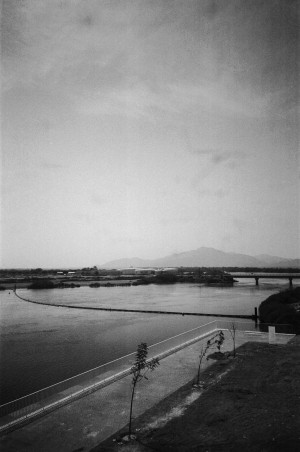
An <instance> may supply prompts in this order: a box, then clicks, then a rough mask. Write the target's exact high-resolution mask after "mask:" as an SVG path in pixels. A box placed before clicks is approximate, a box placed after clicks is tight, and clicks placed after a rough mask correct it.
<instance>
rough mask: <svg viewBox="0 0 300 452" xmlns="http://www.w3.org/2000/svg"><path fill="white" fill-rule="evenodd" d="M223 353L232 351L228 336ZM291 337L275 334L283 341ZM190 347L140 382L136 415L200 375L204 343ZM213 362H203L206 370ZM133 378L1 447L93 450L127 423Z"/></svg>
mask: <svg viewBox="0 0 300 452" xmlns="http://www.w3.org/2000/svg"><path fill="white" fill-rule="evenodd" d="M225 337H226V340H225V343H224V346H223V347H222V351H230V350H232V341H231V339H230V335H229V333H226V334H225ZM290 338H291V336H286V335H276V340H277V342H278V343H286V342H287V341H288V340H290ZM207 339H208V338H205V339H204V340H203V341H199V342H197V343H195V344H193V345H190V346H188V347H186V348H184V349H182V350H180V351H178V352H176V353H174V354H172V355H170V356H168V357H166V358H164V359H163V360H161V363H160V366H159V367H158V368H157V369H156V370H155V371H154V372H153V373H150V374H149V380H148V381H143V382H141V383H140V384H139V386H138V388H137V391H136V398H135V403H134V416H139V415H140V414H142V413H143V412H144V411H146V410H147V409H149V408H151V407H152V406H154V405H155V404H156V403H158V402H159V401H160V400H162V399H163V398H165V397H167V396H168V395H169V394H171V393H172V392H174V391H176V390H177V389H179V388H180V387H181V386H183V385H184V384H186V383H188V382H189V381H191V380H192V379H193V378H194V376H195V375H196V372H197V364H198V362H197V361H198V359H197V357H198V355H199V350H200V349H201V342H202V343H206V341H207ZM254 340H259V341H262V340H263V341H268V336H267V334H266V335H257V334H253V333H252V334H245V333H240V332H238V333H237V339H236V345H237V347H238V346H240V345H242V344H243V343H245V342H248V341H254ZM212 363H213V361H212V360H209V361H206V360H205V361H204V362H203V369H204V368H205V367H207V366H209V365H211V364H212ZM130 393H131V376H127V377H125V378H123V379H122V380H119V381H116V382H114V383H113V384H111V385H109V386H107V387H105V388H102V389H100V390H98V391H96V392H94V393H92V394H90V395H88V396H85V397H83V398H81V399H79V400H77V401H74V402H72V403H70V404H69V405H66V406H64V407H61V408H59V409H57V410H56V411H53V412H51V413H49V414H48V415H46V416H44V417H42V418H40V419H37V420H35V421H33V422H31V423H30V424H28V425H26V426H23V427H21V428H19V429H17V430H15V431H12V432H10V433H8V434H5V435H4V436H3V437H2V438H1V439H0V449H1V450H3V451H5V452H15V451H18V452H23V451H27V452H31V451H33V452H40V451H43V452H53V451H55V452H75V451H77V452H79V451H88V450H90V449H92V448H93V447H95V446H96V445H97V444H99V443H100V442H101V441H104V440H105V439H106V438H108V437H109V436H111V435H113V434H114V433H115V432H117V431H118V430H119V429H121V428H122V427H124V426H125V425H126V424H127V422H128V413H129V403H130Z"/></svg>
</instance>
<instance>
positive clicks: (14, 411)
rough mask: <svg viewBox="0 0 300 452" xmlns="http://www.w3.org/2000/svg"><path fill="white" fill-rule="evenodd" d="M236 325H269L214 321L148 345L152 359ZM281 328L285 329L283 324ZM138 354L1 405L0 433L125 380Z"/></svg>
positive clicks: (244, 328)
mask: <svg viewBox="0 0 300 452" xmlns="http://www.w3.org/2000/svg"><path fill="white" fill-rule="evenodd" d="M233 324H234V325H235V328H236V330H238V331H256V332H264V331H267V325H257V324H254V322H247V321H244V322H242V321H234V322H233V321H226V320H215V321H213V322H209V323H207V324H205V325H201V326H199V327H196V328H193V329H191V330H189V331H186V332H184V333H180V334H177V335H176V336H173V337H171V338H168V339H166V340H163V341H161V342H158V343H156V344H153V345H151V346H149V359H151V358H153V357H158V358H159V359H162V358H164V357H166V356H168V355H171V354H172V353H175V352H176V351H178V350H180V349H182V348H184V347H187V346H188V345H190V344H192V343H194V342H197V341H199V340H201V339H203V338H204V337H206V336H209V335H211V334H213V333H214V332H215V331H218V330H220V329H224V330H226V329H231V328H232V325H233ZM280 326H281V327H283V326H282V325H280ZM289 326H290V325H289ZM281 330H282V328H281ZM277 332H279V331H277ZM289 334H291V333H289ZM135 353H136V352H132V353H130V354H128V355H126V356H123V357H121V358H118V359H116V360H114V361H111V362H109V363H106V364H103V365H101V366H99V367H96V368H94V369H91V370H88V371H86V372H83V373H81V374H78V375H75V376H74V377H71V378H68V379H66V380H64V381H61V382H59V383H56V384H54V385H51V386H48V387H46V388H44V389H41V390H39V391H36V392H34V393H32V394H29V395H27V396H24V397H21V398H19V399H17V400H13V401H11V402H8V403H6V404H4V405H1V406H0V433H3V432H5V431H8V430H11V429H13V428H15V427H16V426H20V425H22V424H23V423H27V422H28V421H30V420H31V419H33V418H35V417H37V416H40V415H43V414H46V413H47V412H50V411H53V410H55V409H57V408H59V407H60V406H62V405H65V404H67V403H70V402H72V401H73V400H76V399H78V398H80V397H83V396H84V395H87V394H89V393H91V392H94V391H96V390H98V389H101V388H103V387H105V386H107V385H109V384H111V383H113V382H115V381H117V380H119V379H121V378H124V377H125V376H126V375H129V374H130V369H131V366H132V365H133V362H134V359H135Z"/></svg>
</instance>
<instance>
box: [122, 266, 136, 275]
mask: <svg viewBox="0 0 300 452" xmlns="http://www.w3.org/2000/svg"><path fill="white" fill-rule="evenodd" d="M119 271H120V272H121V274H122V275H135V268H131V267H130V268H120V270H119Z"/></svg>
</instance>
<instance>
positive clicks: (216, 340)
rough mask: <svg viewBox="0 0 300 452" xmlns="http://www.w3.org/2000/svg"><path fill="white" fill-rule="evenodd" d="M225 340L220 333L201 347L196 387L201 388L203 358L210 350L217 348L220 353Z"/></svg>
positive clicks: (221, 332)
mask: <svg viewBox="0 0 300 452" xmlns="http://www.w3.org/2000/svg"><path fill="white" fill-rule="evenodd" d="M224 340H225V337H224V333H223V331H221V330H220V331H219V332H218V333H217V334H215V335H214V336H213V337H211V338H210V339H209V340H208V341H207V342H206V345H203V346H202V347H201V351H200V354H199V365H198V372H197V380H196V386H199V384H200V371H201V364H202V361H203V358H204V357H205V355H206V353H207V352H208V350H209V349H211V348H212V347H214V346H216V347H217V349H218V350H219V351H220V348H221V345H222V344H223V342H224Z"/></svg>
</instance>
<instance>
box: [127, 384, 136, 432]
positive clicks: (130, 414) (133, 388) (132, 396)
mask: <svg viewBox="0 0 300 452" xmlns="http://www.w3.org/2000/svg"><path fill="white" fill-rule="evenodd" d="M135 385H136V383H134V384H133V387H132V392H131V401H130V413H129V428H128V430H129V438H130V437H131V423H132V422H131V421H132V407H133V398H134V391H135Z"/></svg>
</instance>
